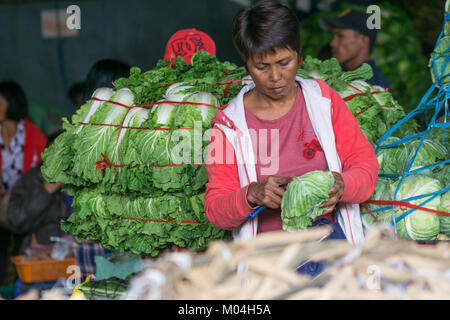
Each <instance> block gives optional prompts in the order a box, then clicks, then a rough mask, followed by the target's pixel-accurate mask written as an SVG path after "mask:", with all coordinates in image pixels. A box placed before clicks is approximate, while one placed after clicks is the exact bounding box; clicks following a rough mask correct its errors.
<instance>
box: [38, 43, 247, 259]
mask: <svg viewBox="0 0 450 320" xmlns="http://www.w3.org/2000/svg"><path fill="white" fill-rule="evenodd" d="M191 63H192V64H190V65H188V64H186V63H185V62H184V60H183V59H181V58H176V59H175V60H174V61H172V62H170V61H165V60H160V61H159V62H158V64H157V65H156V66H155V68H153V69H151V70H149V71H147V72H142V71H141V70H140V69H139V68H137V67H133V68H131V70H130V76H129V77H128V78H120V79H117V80H116V81H115V82H114V85H115V88H114V89H111V88H99V89H97V90H96V91H95V92H94V94H93V96H92V98H91V100H89V101H87V102H86V103H85V104H84V105H83V106H82V107H81V108H80V109H79V110H78V111H77V112H76V114H74V115H73V116H72V119H71V121H70V122H69V121H68V120H67V119H63V129H64V131H63V133H62V134H61V135H60V136H58V137H57V138H56V140H55V142H54V144H53V145H51V146H50V147H48V148H47V149H46V150H45V152H44V153H43V154H42V158H43V166H42V174H43V176H44V178H45V179H46V180H47V181H49V182H51V183H55V182H63V183H64V188H65V190H66V191H67V192H69V194H71V195H73V196H74V199H73V208H74V209H75V212H74V213H73V214H72V215H71V216H70V217H69V218H68V219H67V220H65V221H63V222H62V228H63V230H64V231H66V232H68V233H71V234H73V235H75V236H76V237H77V238H78V239H79V240H81V239H85V240H88V241H90V242H95V243H101V244H102V245H103V246H104V247H106V248H108V249H112V250H115V251H119V252H122V251H132V252H134V253H138V254H140V253H145V254H151V255H152V256H155V255H157V254H158V253H159V252H160V250H161V249H163V248H166V247H168V246H170V245H177V246H179V247H186V248H190V249H193V250H201V249H204V248H206V247H207V245H208V244H209V243H210V241H212V240H214V239H226V238H229V236H230V233H229V232H228V231H225V230H222V229H219V228H216V227H215V226H213V225H212V224H211V223H209V221H208V219H207V217H206V214H205V212H204V208H203V200H204V191H205V184H206V182H207V175H206V168H205V165H204V162H205V159H204V154H205V153H204V149H205V147H206V146H207V144H208V142H209V135H208V133H209V129H208V127H209V126H210V123H211V120H212V118H213V117H214V115H215V113H216V112H217V110H218V109H219V108H220V107H221V106H223V105H225V104H226V103H227V102H228V101H229V100H230V99H231V98H232V97H234V96H235V95H236V94H237V92H238V91H239V90H240V89H241V88H242V86H243V84H242V83H241V82H239V81H235V80H238V79H242V78H243V76H244V75H245V74H246V72H245V69H244V68H242V67H241V68H240V67H237V66H236V65H233V64H231V63H228V62H223V63H222V62H219V61H218V60H217V59H216V58H215V57H212V56H210V55H209V54H208V53H207V52H204V51H200V52H198V53H197V54H196V55H194V56H193V57H192V60H191ZM230 80H231V81H230Z"/></svg>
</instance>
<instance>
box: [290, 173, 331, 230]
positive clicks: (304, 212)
mask: <svg viewBox="0 0 450 320" xmlns="http://www.w3.org/2000/svg"><path fill="white" fill-rule="evenodd" d="M333 185H334V177H333V174H332V173H331V172H330V171H321V170H316V171H311V172H308V173H306V174H304V175H302V176H299V177H295V178H294V179H293V180H292V181H291V182H290V183H289V184H288V185H287V187H286V192H285V193H284V195H283V198H282V201H281V219H282V221H283V229H284V230H287V231H294V230H298V229H305V228H307V227H308V226H310V225H312V223H313V221H314V220H315V218H316V217H318V216H320V215H321V214H322V213H323V211H324V208H320V205H321V204H322V203H323V202H325V201H327V200H328V199H329V197H330V195H329V193H328V192H329V191H330V189H331V188H332V187H333Z"/></svg>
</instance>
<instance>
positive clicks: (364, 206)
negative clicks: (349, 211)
mask: <svg viewBox="0 0 450 320" xmlns="http://www.w3.org/2000/svg"><path fill="white" fill-rule="evenodd" d="M361 205H362V206H363V208H364V209H366V211H367V212H368V213H369V214H370V215H371V216H372V218H374V219H375V221H376V222H378V223H381V221H380V220H378V219H377V217H375V215H374V214H373V213H372V212H371V211H370V210H369V208H367V206H366V205H365V204H364V203H361Z"/></svg>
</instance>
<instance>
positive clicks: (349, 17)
mask: <svg viewBox="0 0 450 320" xmlns="http://www.w3.org/2000/svg"><path fill="white" fill-rule="evenodd" d="M368 19H369V15H367V14H366V13H364V12H362V11H359V10H354V9H347V10H345V11H344V12H342V13H341V14H340V15H339V17H337V18H331V17H322V18H321V20H320V26H321V27H322V29H324V30H329V31H332V32H333V39H332V40H331V42H330V47H331V53H332V56H333V57H335V58H336V59H337V60H338V61H339V63H340V64H341V65H342V67H343V69H345V70H354V69H357V68H358V67H360V66H361V64H363V63H367V64H369V65H370V66H371V67H372V70H373V77H372V78H371V79H369V80H368V81H367V82H368V83H370V84H371V85H378V86H381V87H383V88H387V89H389V90H390V86H389V81H388V79H387V78H386V77H385V76H384V74H383V73H382V72H381V70H380V69H379V68H378V67H377V65H376V64H375V61H374V60H373V58H372V51H373V48H374V46H375V41H376V38H377V29H369V28H368V27H367V20H368Z"/></svg>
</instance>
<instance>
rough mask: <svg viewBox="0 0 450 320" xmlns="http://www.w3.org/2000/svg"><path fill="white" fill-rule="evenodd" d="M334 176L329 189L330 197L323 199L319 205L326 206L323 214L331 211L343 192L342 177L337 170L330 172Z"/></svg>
mask: <svg viewBox="0 0 450 320" xmlns="http://www.w3.org/2000/svg"><path fill="white" fill-rule="evenodd" d="M331 173H332V174H333V176H334V186H333V187H332V188H331V189H330V192H329V194H330V199H328V201H325V202H324V203H322V204H321V205H320V207H321V208H325V207H327V209H326V210H325V211H324V212H323V214H328V213H331V212H333V210H334V208H335V207H336V205H337V204H338V202H339V200H341V197H342V195H343V194H344V186H345V185H344V179H342V176H341V174H340V173H338V172H334V171H332V172H331Z"/></svg>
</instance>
